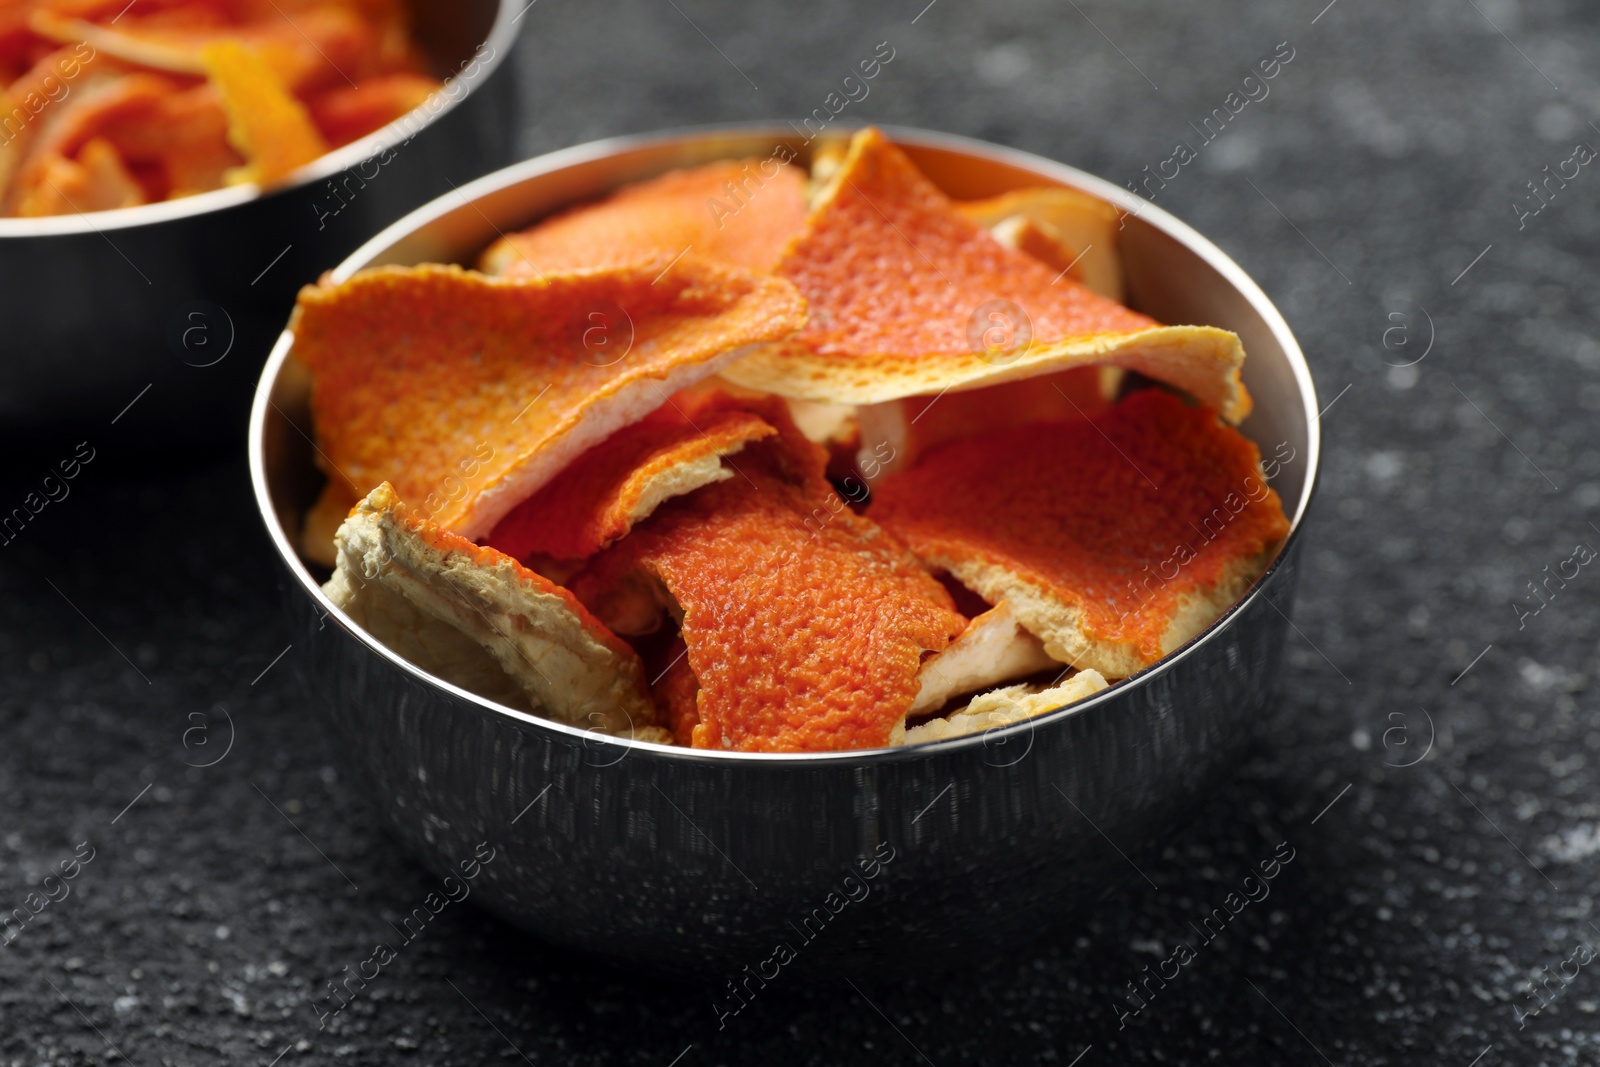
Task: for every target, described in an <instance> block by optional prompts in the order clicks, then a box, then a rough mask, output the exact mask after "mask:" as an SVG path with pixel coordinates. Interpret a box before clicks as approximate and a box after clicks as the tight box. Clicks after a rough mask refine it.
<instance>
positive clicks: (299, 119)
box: [200, 40, 328, 185]
mask: <svg viewBox="0 0 1600 1067" xmlns="http://www.w3.org/2000/svg"><path fill="white" fill-rule="evenodd" d="M200 61H201V63H202V64H203V65H204V66H205V69H206V73H207V74H208V75H209V76H210V78H211V81H212V83H213V84H214V85H216V87H217V91H218V92H219V93H220V94H221V98H222V107H223V110H224V111H226V112H227V115H228V140H229V142H230V143H231V144H232V145H233V147H234V148H236V149H237V150H238V151H239V154H240V155H242V156H243V157H244V158H245V160H246V161H247V162H246V165H245V167H244V168H242V169H241V170H240V171H239V172H238V180H240V181H253V182H257V183H259V184H261V185H271V184H273V183H275V182H280V181H282V180H283V179H284V178H286V177H288V176H289V175H290V174H291V173H293V172H294V171H296V170H298V169H299V168H301V167H303V166H305V165H306V164H307V163H310V162H311V161H312V160H314V159H316V158H317V157H318V156H320V155H322V154H323V153H325V152H327V150H328V144H327V142H326V141H324V140H323V139H322V134H321V133H319V132H318V131H317V127H316V124H315V123H313V122H312V121H311V113H310V112H309V111H307V110H306V106H305V105H304V104H302V103H301V102H300V101H299V100H297V99H296V98H295V96H294V94H293V93H291V92H290V91H289V88H288V86H286V85H285V84H284V83H283V82H282V81H281V80H280V79H279V77H278V75H277V74H276V73H275V72H274V71H273V69H272V67H271V66H269V65H268V64H267V61H266V60H265V59H263V58H262V57H261V55H260V54H259V53H257V52H255V51H253V50H252V49H251V48H249V47H248V46H246V45H244V44H241V43H239V42H238V41H234V40H221V41H214V42H212V43H210V44H208V45H206V46H205V47H203V48H202V49H201V50H200Z"/></svg>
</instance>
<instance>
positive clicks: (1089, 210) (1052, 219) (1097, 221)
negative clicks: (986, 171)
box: [956, 187, 1125, 303]
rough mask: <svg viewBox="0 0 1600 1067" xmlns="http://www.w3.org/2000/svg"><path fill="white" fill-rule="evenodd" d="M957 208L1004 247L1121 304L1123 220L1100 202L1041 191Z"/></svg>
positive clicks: (1016, 192)
mask: <svg viewBox="0 0 1600 1067" xmlns="http://www.w3.org/2000/svg"><path fill="white" fill-rule="evenodd" d="M956 208H957V210H959V211H960V212H961V213H962V214H963V215H965V216H966V217H967V218H969V219H971V220H972V221H973V222H976V223H977V224H978V225H980V226H983V227H985V228H987V229H988V230H989V231H990V232H991V233H994V235H995V238H996V239H997V240H999V241H1000V242H1001V243H1002V244H1005V245H1008V246H1010V247H1011V248H1015V249H1017V250H1018V251H1019V252H1024V253H1026V254H1028V255H1030V256H1032V257H1033V258H1034V259H1037V260H1039V261H1040V262H1042V263H1044V264H1045V265H1046V266H1048V267H1051V268H1053V269H1055V270H1058V271H1066V272H1067V276H1068V277H1069V278H1076V279H1077V280H1078V281H1080V282H1082V283H1083V284H1084V285H1086V286H1088V287H1089V288H1090V289H1093V290H1094V291H1095V292H1097V293H1099V294H1100V295H1101V296H1103V297H1106V298H1107V299H1109V300H1115V301H1117V302H1118V303H1121V302H1122V300H1123V298H1124V295H1125V287H1124V285H1123V279H1122V257H1121V255H1120V254H1119V253H1118V251H1117V234H1118V232H1119V231H1120V227H1121V225H1122V220H1121V214H1120V212H1118V210H1117V209H1116V208H1115V207H1113V206H1112V205H1110V204H1108V203H1106V202H1105V201H1104V200H1101V199H1100V198H1099V197H1097V196H1090V195H1089V194H1088V193H1084V192H1079V191H1078V190H1077V189H1068V188H1062V187H1040V188H1034V189H1017V190H1014V191H1012V192H1009V193H1002V194H1000V195H999V196H994V197H990V198H988V199H986V200H967V201H964V202H957V203H956Z"/></svg>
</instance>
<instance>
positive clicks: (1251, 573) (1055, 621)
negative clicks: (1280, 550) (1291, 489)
mask: <svg viewBox="0 0 1600 1067" xmlns="http://www.w3.org/2000/svg"><path fill="white" fill-rule="evenodd" d="M1272 554H1273V553H1272V552H1271V551H1268V552H1265V553H1262V554H1261V555H1258V556H1252V557H1251V558H1249V559H1235V560H1231V561H1230V562H1229V564H1228V569H1227V571H1226V573H1225V574H1224V576H1223V578H1222V580H1221V581H1219V582H1217V583H1216V584H1215V585H1212V586H1210V587H1208V588H1205V589H1197V590H1194V591H1192V592H1190V593H1189V594H1188V595H1186V596H1185V597H1184V598H1183V600H1182V601H1181V602H1180V603H1179V605H1178V607H1177V610H1176V611H1174V612H1173V615H1172V617H1171V619H1170V620H1169V621H1168V623H1167V627H1166V629H1165V630H1164V631H1163V632H1162V635H1161V654H1162V655H1163V656H1165V655H1167V654H1168V653H1170V652H1172V651H1173V650H1174V649H1176V648H1178V647H1179V646H1181V645H1183V644H1184V643H1185V642H1187V641H1188V640H1189V639H1190V638H1192V637H1194V636H1195V635H1196V634H1198V633H1200V632H1201V631H1202V630H1204V629H1205V628H1206V627H1207V626H1210V625H1211V623H1212V622H1213V621H1215V620H1216V618H1217V616H1219V615H1221V614H1222V613H1223V612H1224V611H1227V610H1228V609H1229V608H1230V607H1232V606H1233V605H1234V604H1235V603H1236V602H1237V601H1238V600H1239V598H1240V597H1241V596H1243V595H1244V593H1245V591H1246V590H1247V589H1249V588H1250V586H1251V584H1252V583H1254V582H1255V580H1256V578H1258V577H1259V576H1260V575H1261V572H1262V570H1264V569H1265V568H1266V565H1267V563H1268V561H1269V560H1270V559H1271V558H1272ZM923 562H924V563H926V564H927V565H928V566H930V567H933V568H935V569H937V570H944V571H948V572H949V573H950V576H951V577H953V578H954V579H955V580H956V581H958V582H960V583H961V584H962V585H964V586H966V587H967V588H968V589H971V590H972V591H973V592H975V593H977V594H978V595H979V596H981V597H983V599H985V600H987V601H989V602H990V603H999V602H1000V601H1002V600H1004V601H1006V602H1008V603H1009V604H1010V605H1011V610H1012V611H1013V612H1014V613H1015V614H1016V617H1017V621H1018V622H1019V623H1021V624H1022V625H1023V626H1024V627H1026V628H1027V629H1028V631H1029V632H1030V633H1032V634H1033V635H1034V636H1035V637H1037V638H1038V639H1039V640H1040V641H1041V642H1043V644H1044V650H1045V652H1047V653H1048V654H1049V655H1050V657H1051V658H1052V659H1055V660H1057V661H1059V662H1061V663H1065V664H1068V665H1069V666H1072V667H1079V668H1083V669H1086V670H1088V669H1092V670H1095V671H1098V672H1100V673H1101V674H1103V675H1105V676H1106V677H1107V678H1126V677H1128V676H1129V675H1131V674H1134V673H1136V672H1137V671H1139V670H1141V669H1143V668H1144V667H1147V666H1149V664H1148V663H1147V662H1145V659H1144V657H1143V656H1142V655H1141V654H1140V652H1139V648H1138V643H1137V641H1135V640H1125V641H1112V640H1106V639H1100V638H1095V637H1091V636H1090V635H1089V634H1087V633H1086V632H1085V631H1084V629H1083V626H1082V615H1083V612H1082V610H1081V609H1080V608H1079V607H1078V606H1077V605H1075V604H1070V603H1067V602H1066V601H1063V600H1062V599H1061V598H1059V597H1057V596H1055V595H1054V594H1052V593H1051V592H1050V590H1049V589H1047V588H1045V587H1044V586H1041V585H1038V584H1036V583H1033V582H1030V581H1028V580H1027V579H1025V578H1023V577H1021V576H1020V575H1017V574H1014V573H1012V572H1011V571H1009V570H1007V569H1006V568H1005V567H1002V566H1000V565H999V564H997V563H990V562H987V561H985V560H981V559H959V560H958V559H949V558H944V557H941V556H937V555H930V556H926V557H924V559H923Z"/></svg>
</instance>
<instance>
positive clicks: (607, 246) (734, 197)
mask: <svg viewBox="0 0 1600 1067" xmlns="http://www.w3.org/2000/svg"><path fill="white" fill-rule="evenodd" d="M805 182H806V177H805V174H804V173H803V172H801V171H800V170H798V169H796V168H794V167H791V166H789V165H788V164H786V163H782V162H780V161H779V158H778V156H776V155H773V156H769V157H767V158H766V159H745V160H724V161H721V162H717V163H708V164H706V165H705V166H701V167H691V168H689V169H687V170H676V171H671V172H669V173H667V174H663V175H661V176H660V177H657V178H651V179H649V180H648V181H642V182H637V183H635V184H633V185H629V186H626V187H624V188H622V189H619V190H618V191H617V192H615V193H613V194H612V195H611V196H609V197H607V198H606V199H605V200H602V201H600V202H599V203H597V204H589V205H585V206H582V207H577V208H573V209H572V210H570V211H566V212H563V213H561V214H559V215H556V216H554V217H553V218H550V219H546V220H545V221H544V222H541V223H539V224H538V225H537V226H534V227H532V228H531V229H527V230H524V231H522V232H521V233H514V234H511V235H510V236H508V237H505V238H502V239H501V240H499V241H496V242H495V243H494V244H492V245H490V246H489V248H488V250H487V251H486V252H484V254H483V257H482V259H481V260H480V265H481V266H482V268H483V269H484V270H485V271H487V272H489V273H491V274H512V275H519V274H532V275H538V274H539V273H541V272H547V271H563V270H570V269H574V268H580V267H601V266H613V265H617V264H623V263H631V262H636V261H638V260H640V259H649V258H654V257H655V256H657V255H659V254H661V253H665V254H667V255H668V256H675V255H678V254H679V253H680V252H682V251H684V249H689V250H690V252H691V253H692V254H694V255H696V256H700V257H702V258H704V259H712V260H716V261H718V262H722V263H726V264H729V265H731V266H735V267H742V268H744V269H746V270H753V271H758V272H761V273H770V272H771V271H772V270H773V268H775V267H776V266H777V265H778V260H779V259H780V258H782V256H783V253H784V250H785V249H786V248H787V247H788V246H789V242H790V241H792V240H793V239H794V238H795V237H796V236H797V235H798V234H799V233H800V231H801V229H802V228H803V227H804V226H805V220H806V201H805Z"/></svg>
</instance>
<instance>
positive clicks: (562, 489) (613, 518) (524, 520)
mask: <svg viewBox="0 0 1600 1067" xmlns="http://www.w3.org/2000/svg"><path fill="white" fill-rule="evenodd" d="M730 404H731V402H730V401H727V400H726V398H722V399H721V402H717V400H716V399H715V398H708V397H704V396H702V395H698V394H693V393H679V394H677V395H676V396H674V397H672V398H671V400H670V401H669V402H668V403H666V404H663V405H662V406H661V407H660V408H658V409H656V410H655V411H653V412H651V413H650V414H649V415H646V416H645V417H644V418H643V419H642V420H640V421H639V422H636V423H634V424H633V425H632V426H626V427H624V428H623V429H621V430H618V431H617V432H616V433H614V434H612V435H611V436H610V437H608V438H606V439H605V440H604V441H602V442H601V443H600V444H598V445H596V446H594V447H593V448H591V449H589V451H587V452H585V453H584V454H583V455H582V456H579V457H578V458H577V459H576V460H575V461H573V463H572V464H571V465H570V466H568V467H567V468H566V469H565V470H563V471H562V472H561V473H560V474H558V475H556V477H555V478H554V479H553V480H552V481H551V482H550V484H548V485H546V486H545V487H544V488H543V489H541V490H539V491H538V492H537V493H535V494H534V495H533V496H531V497H529V498H528V499H527V500H524V501H523V502H522V503H520V504H518V505H517V506H516V508H514V509H513V510H512V511H511V513H510V514H508V515H507V516H506V517H505V518H503V519H501V520H500V521H499V522H498V523H497V524H496V525H495V528H494V529H493V530H492V531H490V533H489V536H488V537H486V538H485V539H484V542H485V543H486V544H490V545H493V546H494V547H496V548H498V549H500V550H501V551H503V552H505V553H506V554H508V555H511V556H515V557H517V558H518V559H527V558H528V556H529V555H530V554H532V553H536V552H537V553H539V554H541V555H546V556H551V557H554V558H556V559H581V558H583V557H585V556H592V555H593V554H594V553H596V552H598V551H600V550H601V549H602V548H604V547H606V546H607V545H609V544H611V543H612V542H613V541H616V540H618V539H619V538H621V537H622V536H623V535H624V534H626V533H627V532H628V531H629V530H630V529H632V527H633V524H634V521H635V520H634V515H635V513H636V509H637V508H638V506H639V503H640V498H641V496H642V495H643V493H644V490H645V488H646V485H647V483H648V482H649V480H650V479H651V478H652V477H657V476H660V475H662V474H664V473H666V472H668V471H670V470H671V469H672V468H673V467H676V466H678V465H680V464H682V463H686V462H689V461H691V460H696V459H701V458H703V457H706V456H712V455H718V454H723V453H727V452H730V451H733V450H735V449H737V448H739V447H740V446H742V445H744V444H747V443H749V442H751V441H756V440H759V439H761V438H763V437H770V436H772V435H773V434H775V433H777V431H776V430H775V429H773V427H772V425H771V424H770V423H768V422H767V421H766V420H764V419H763V418H762V417H761V416H760V415H758V414H756V413H755V412H753V411H747V410H741V409H738V408H735V407H731V406H730Z"/></svg>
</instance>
